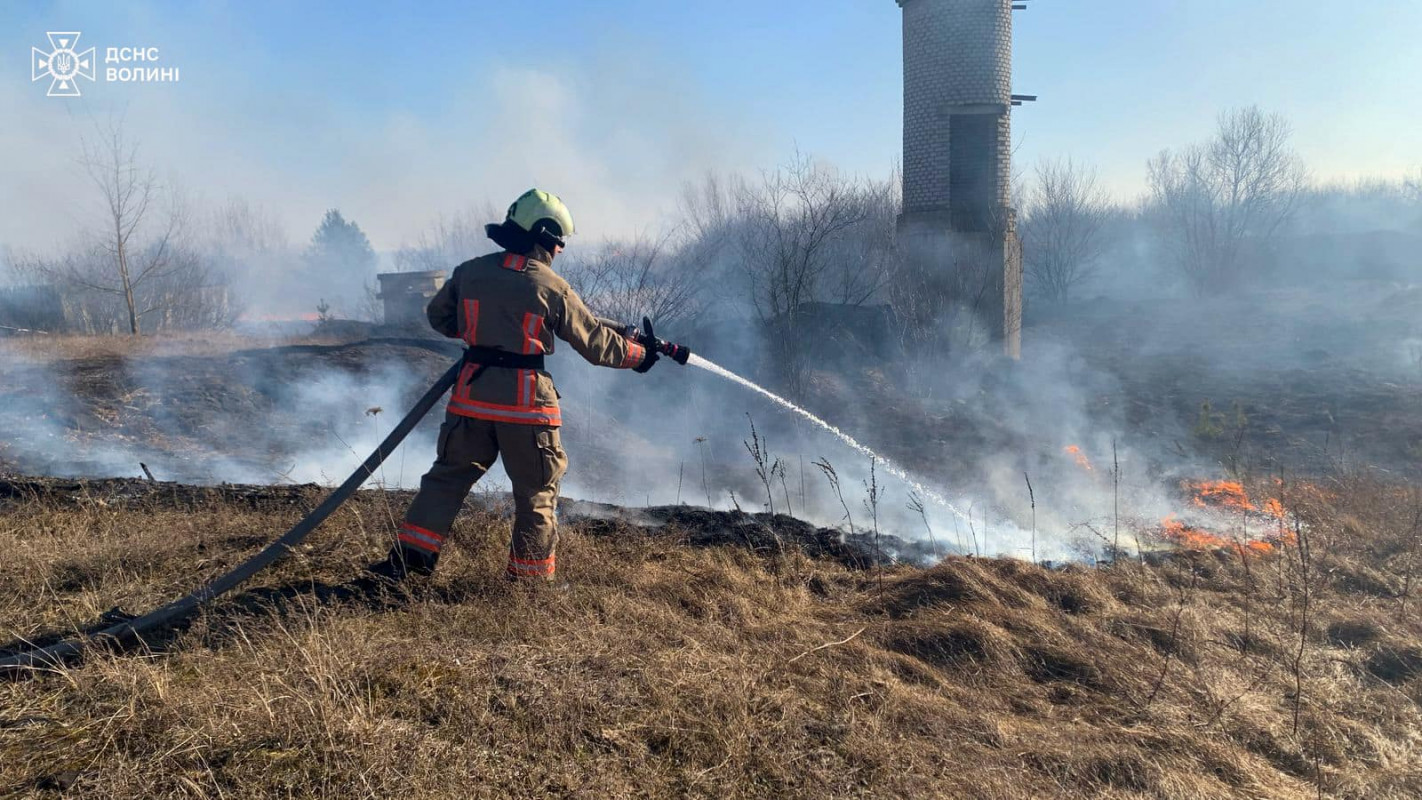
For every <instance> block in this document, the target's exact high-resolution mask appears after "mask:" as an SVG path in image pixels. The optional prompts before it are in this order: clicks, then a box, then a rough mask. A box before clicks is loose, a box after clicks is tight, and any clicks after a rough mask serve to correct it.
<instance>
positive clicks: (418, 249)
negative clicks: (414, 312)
mask: <svg viewBox="0 0 1422 800" xmlns="http://www.w3.org/2000/svg"><path fill="white" fill-rule="evenodd" d="M501 219H503V215H502V214H498V213H497V212H495V211H494V207H493V206H492V205H489V204H488V203H485V204H484V205H483V206H481V207H480V208H477V209H470V210H467V211H462V212H459V213H456V214H452V215H450V216H448V217H445V216H441V217H439V218H438V219H436V220H435V221H434V223H433V224H431V225H430V227H429V228H428V229H426V230H424V231H422V232H421V233H420V235H419V237H418V238H417V239H415V242H414V243H413V244H407V245H405V246H403V247H401V248H400V249H399V250H397V251H396V252H395V266H396V267H397V268H398V269H399V270H400V271H402V272H420V271H424V270H453V269H454V268H455V267H457V266H459V265H460V264H462V263H463V262H465V261H468V260H469V259H471V258H474V257H475V256H477V255H480V254H481V253H484V252H486V251H488V250H489V249H490V248H491V247H492V245H491V244H490V243H489V240H488V238H487V237H486V236H485V235H484V225H485V224H486V223H490V222H498V221H499V220H501Z"/></svg>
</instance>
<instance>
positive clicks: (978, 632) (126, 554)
mask: <svg viewBox="0 0 1422 800" xmlns="http://www.w3.org/2000/svg"><path fill="white" fill-rule="evenodd" d="M283 496H284V497H286V498H287V500H286V501H283V502H270V503H251V502H245V501H242V500H240V499H236V498H232V499H229V500H227V501H223V502H213V503H204V504H201V505H200V506H198V507H193V508H187V507H184V506H183V505H182V504H164V503H145V504H141V505H139V506H134V505H133V504H131V503H125V502H123V501H122V500H121V499H120V498H113V497H105V496H104V494H103V492H102V491H98V490H96V491H94V492H93V493H82V494H81V495H80V496H77V497H32V498H18V499H11V500H8V501H0V539H3V541H4V542H5V543H6V546H7V552H8V555H9V557H8V558H6V559H4V560H3V561H0V586H4V588H5V591H4V592H3V594H0V638H4V639H7V640H8V639H13V638H15V637H18V636H23V637H33V636H38V635H41V634H43V633H46V632H52V631H56V630H61V631H62V630H67V629H72V628H74V627H77V626H81V625H85V624H89V623H91V622H92V621H93V619H94V618H95V617H96V615H98V614H99V613H100V612H102V611H104V610H105V609H108V608H110V607H112V606H114V605H116V604H117V605H121V606H122V607H123V608H125V609H126V610H129V611H143V610H147V609H148V608H150V607H151V606H153V605H155V604H157V603H159V602H162V601H165V600H168V599H171V598H173V597H175V596H177V595H178V594H181V593H183V592H185V591H187V590H189V589H190V588H192V587H193V586H194V585H195V584H196V583H197V582H198V581H199V580H200V579H201V578H203V577H204V576H212V575H215V574H217V573H219V572H220V571H223V570H225V569H226V568H228V567H230V566H231V565H233V564H235V563H236V562H237V560H239V559H241V558H242V557H244V556H245V555H246V554H249V553H250V552H252V551H253V550H254V549H255V548H256V547H258V546H259V545H260V544H262V543H264V542H265V541H267V540H268V539H269V538H271V537H272V536H274V535H275V534H276V533H278V532H280V531H281V530H283V529H284V528H285V527H286V526H287V525H288V524H290V523H291V522H292V521H294V520H295V519H296V518H297V517H299V516H300V514H301V513H302V511H303V510H304V508H305V507H308V506H309V505H310V504H313V503H314V502H315V501H316V500H317V498H318V496H319V495H318V494H317V493H315V492H309V493H306V494H303V493H302V492H300V491H297V490H289V491H287V493H286V494H285V495H283ZM1285 496H1286V498H1287V499H1288V501H1289V503H1290V506H1291V508H1293V510H1294V511H1295V512H1296V513H1297V514H1298V516H1299V518H1300V520H1301V521H1302V523H1303V530H1304V532H1305V535H1304V537H1303V539H1302V544H1303V546H1302V547H1299V546H1294V547H1288V548H1286V549H1285V550H1284V551H1283V552H1280V553H1276V554H1273V555H1269V556H1263V557H1260V556H1251V557H1248V558H1247V559H1245V558H1242V557H1241V556H1240V555H1239V554H1237V553H1230V552H1217V553H1183V554H1181V555H1179V556H1178V557H1173V558H1167V559H1164V560H1163V561H1162V562H1161V563H1159V564H1155V565H1141V564H1139V563H1137V562H1131V563H1121V564H1118V565H1116V566H1114V567H1109V568H1103V569H1089V568H1085V567H1072V568H1067V569H1062V570H1055V571H1053V570H1046V569H1042V568H1039V567H1036V566H1032V565H1030V564H1026V563H1022V562H1015V561H993V560H975V559H960V558H954V559H950V560H948V561H947V562H945V563H943V564H941V565H939V566H937V567H935V568H933V569H929V570H917V569H909V568H897V569H890V570H887V571H885V572H883V573H882V574H879V573H876V572H874V571H858V570H851V569H847V568H845V567H844V566H841V565H840V564H839V563H837V562H833V561H825V560H814V559H810V558H808V557H806V556H804V555H802V554H800V553H799V552H797V551H796V550H795V549H794V548H788V549H786V550H785V551H783V552H781V551H780V550H778V549H770V550H767V551H764V552H755V551H752V550H749V549H748V548H747V547H745V546H744V545H738V544H735V543H733V542H730V541H728V543H727V544H724V545H720V546H711V547H692V546H689V545H687V544H686V541H687V538H688V537H687V536H686V533H687V532H685V531H678V530H674V529H661V530H658V531H648V530H644V529H636V528H630V527H626V526H617V525H614V526H608V525H602V526H594V527H586V528H584V527H580V526H578V525H569V526H566V529H565V538H564V545H563V549H562V553H563V555H562V557H561V558H560V564H561V565H562V566H563V567H564V570H565V574H566V576H567V577H568V578H569V579H570V580H571V581H572V582H573V588H572V589H571V591H569V592H567V593H552V594H550V593H529V592H527V591H524V590H520V589H517V588H515V587H510V586H508V585H507V584H505V583H504V582H503V580H502V579H501V577H500V568H501V566H502V556H503V552H504V547H505V546H506V545H505V542H506V538H505V537H506V524H507V523H506V521H505V520H503V519H501V518H499V517H498V516H497V515H496V514H493V513H490V512H487V511H480V512H472V511H471V512H470V513H467V514H466V515H465V516H464V517H462V518H461V521H460V523H459V524H458V526H457V535H458V542H459V545H458V546H457V547H455V548H453V549H452V550H451V551H450V552H449V556H448V558H447V559H446V560H445V562H444V563H443V564H442V565H441V569H440V572H439V574H438V575H437V576H436V577H435V578H434V579H433V580H431V581H428V582H426V583H424V584H421V585H416V586H415V587H414V589H413V591H412V592H411V593H410V594H409V595H408V596H405V597H398V598H391V599H387V600H383V601H364V600H348V601H344V602H329V601H328V602H322V601H321V600H320V599H319V598H320V597H321V593H320V592H319V591H317V588H318V587H319V586H320V585H324V584H339V583H341V582H344V581H346V580H348V579H350V578H352V577H353V576H354V575H355V574H356V573H357V572H358V569H359V565H361V564H363V563H365V562H366V561H368V560H370V559H371V558H372V557H374V556H377V555H378V554H379V553H380V552H382V551H383V548H384V546H385V542H386V537H388V535H389V533H388V531H389V529H390V520H391V519H392V517H393V515H395V514H398V513H399V510H400V508H401V505H400V504H401V503H402V502H403V497H402V496H396V495H387V494H384V493H381V492H367V493H364V494H362V495H361V496H360V497H359V498H358V500H357V501H355V502H353V503H351V504H349V505H348V507H347V508H345V509H343V510H341V511H340V512H339V513H338V514H337V516H336V517H335V518H333V519H332V520H331V522H329V523H328V524H327V526H326V527H325V528H324V529H323V530H322V531H320V532H318V534H317V535H316V536H315V537H313V539H312V540H311V544H310V546H309V547H308V548H307V549H305V550H303V551H302V552H301V553H299V554H297V556H296V557H295V558H292V559H289V560H288V561H287V562H285V563H284V564H283V565H281V566H280V567H278V568H277V569H275V570H273V571H272V572H270V573H267V574H263V575H262V576H260V577H259V579H258V580H257V581H256V583H255V584H254V585H253V586H251V587H248V591H247V592H246V593H245V594H243V595H241V596H238V597H235V598H230V599H227V600H224V601H222V602H220V603H218V604H217V605H215V606H214V607H212V608H210V609H208V610H207V611H206V612H204V613H203V614H202V615H201V616H200V617H198V618H197V619H195V620H194V621H193V622H192V623H191V624H190V625H188V626H187V627H186V628H184V629H183V630H181V631H175V632H173V633H171V634H170V635H169V636H167V637H166V638H165V639H164V640H163V641H160V642H156V643H154V644H153V645H152V646H151V647H149V648H148V649H145V650H129V651H127V652H122V653H107V654H105V653H97V654H95V655H93V656H92V657H90V658H89V659H88V660H87V661H86V662H84V663H82V664H80V665H77V666H74V667H72V668H65V669H61V670H57V671H55V672H52V673H46V674H41V675H37V676H35V677H34V678H33V679H26V680H15V681H6V682H0V793H9V794H12V795H14V796H19V797H53V796H74V797H113V798H130V797H132V798H139V797H143V798H152V797H233V798H237V797H285V796H292V797H310V796H323V797H391V796H399V797H411V798H436V797H450V798H455V797H461V798H462V797H506V796H515V797H536V796H548V795H560V796H575V797H590V798H592V797H598V798H601V797H636V796H692V797H783V796H795V797H909V796H913V797H967V798H1039V797H1104V798H1127V797H1160V798H1208V797H1279V798H1294V797H1298V798H1304V797H1318V796H1327V797H1352V798H1411V797H1417V796H1419V794H1422V751H1419V747H1422V711H1419V706H1418V703H1419V701H1422V626H1419V624H1418V621H1417V612H1416V605H1417V600H1416V599H1415V598H1413V597H1412V596H1411V595H1412V593H1413V589H1412V585H1413V582H1414V581H1413V578H1412V575H1413V571H1414V569H1415V568H1416V566H1417V564H1416V562H1417V559H1418V555H1419V548H1418V541H1417V540H1418V536H1419V533H1422V532H1419V529H1418V522H1419V520H1418V514H1419V509H1422V499H1420V496H1419V493H1418V492H1417V491H1416V490H1415V489H1409V488H1407V487H1398V486H1392V485H1387V484H1383V483H1379V482H1377V481H1374V480H1371V479H1368V478H1364V477H1348V478H1340V479H1337V480H1334V481H1331V482H1328V483H1325V484H1318V485H1314V486H1310V487H1299V488H1298V489H1297V490H1296V491H1292V492H1289V493H1286V495H1285ZM1300 689H1301V692H1300V691H1299V690H1300Z"/></svg>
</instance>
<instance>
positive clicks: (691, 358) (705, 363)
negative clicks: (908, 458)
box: [644, 320, 968, 519]
mask: <svg viewBox="0 0 1422 800" xmlns="http://www.w3.org/2000/svg"><path fill="white" fill-rule="evenodd" d="M644 322H645V320H644ZM672 346H673V347H680V345H672ZM681 349H682V350H685V351H686V360H685V361H680V360H679V361H678V363H683V364H689V365H691V366H693V367H699V368H701V369H704V370H706V371H707V372H710V373H711V374H713V375H719V376H721V377H722V378H725V379H726V380H728V381H731V382H732V383H738V384H740V385H741V386H744V387H746V388H747V389H750V390H751V391H753V392H755V393H757V394H759V395H761V396H762V397H765V398H766V399H767V400H770V401H771V402H773V403H775V404H776V405H778V406H780V407H781V408H784V409H786V410H787V411H792V412H794V413H796V414H798V415H800V416H801V417H803V418H805V419H807V420H809V421H810V422H812V423H814V424H815V425H817V426H819V427H820V428H823V429H824V430H826V431H829V432H830V433H832V434H834V435H835V436H836V437H838V438H839V440H840V441H841V442H844V443H845V444H847V445H849V446H850V447H851V448H853V449H854V450H855V451H857V452H859V453H862V454H864V455H866V456H869V457H870V458H871V459H873V460H874V461H875V462H876V463H878V464H879V465H880V466H882V467H883V468H884V471H885V472H887V473H889V474H890V475H893V476H894V477H895V478H898V479H899V480H901V481H903V482H904V483H906V484H908V485H909V486H910V487H911V488H912V489H913V490H914V491H916V492H918V493H919V495H921V496H923V497H926V498H928V499H929V500H932V501H933V502H934V503H936V504H937V505H940V506H942V507H944V508H946V509H948V510H949V511H951V512H953V513H954V514H956V515H958V516H959V517H961V518H963V519H967V518H968V516H967V515H966V514H964V513H963V512H962V511H959V510H958V508H957V507H956V506H954V505H953V504H952V503H950V502H948V498H946V497H944V496H943V495H941V494H939V493H938V492H935V491H933V490H932V489H930V488H928V487H927V486H925V485H923V483H922V482H921V481H919V480H916V479H914V478H913V476H911V475H909V473H908V472H907V471H906V470H904V468H903V467H900V466H899V465H897V464H895V463H894V462H893V461H890V460H889V459H887V458H884V457H883V456H881V455H879V454H878V453H876V452H874V451H873V450H871V449H869V448H868V447H867V446H865V445H863V444H860V443H859V441H858V440H857V439H855V438H854V437H853V436H850V435H849V434H847V433H845V432H844V431H842V430H840V429H839V428H837V427H835V426H833V425H831V424H829V423H828V422H825V421H824V420H822V419H820V418H819V417H817V416H815V415H814V414H811V413H810V412H809V411H806V410H805V409H803V408H801V407H799V406H797V405H795V404H794V403H792V402H790V401H789V400H786V399H785V398H783V397H781V396H780V395H778V394H776V393H774V392H772V391H770V390H769V389H766V388H765V387H763V386H761V385H759V384H757V383H755V382H754V381H751V380H748V379H746V378H742V377H741V376H740V375H737V374H736V373H734V372H732V371H730V370H728V369H726V368H725V367H722V366H721V365H719V364H716V363H715V362H712V361H710V360H708V359H705V358H702V357H701V356H698V355H696V354H695V353H692V352H691V351H689V350H686V348H684V347H683V348H681ZM673 358H675V356H673Z"/></svg>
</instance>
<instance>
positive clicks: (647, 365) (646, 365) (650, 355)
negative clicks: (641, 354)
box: [632, 347, 661, 372]
mask: <svg viewBox="0 0 1422 800" xmlns="http://www.w3.org/2000/svg"><path fill="white" fill-rule="evenodd" d="M646 350H647V357H646V358H644V359H642V363H641V364H638V365H637V366H635V367H633V368H632V371H633V372H650V371H651V369H652V365H653V364H656V363H657V362H658V361H660V360H661V356H660V355H657V351H656V350H653V349H652V348H650V347H648V348H646Z"/></svg>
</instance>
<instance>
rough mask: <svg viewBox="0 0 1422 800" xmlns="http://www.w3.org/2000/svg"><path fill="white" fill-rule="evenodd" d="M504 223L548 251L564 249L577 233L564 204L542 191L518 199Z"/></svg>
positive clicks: (571, 217)
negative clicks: (566, 239)
mask: <svg viewBox="0 0 1422 800" xmlns="http://www.w3.org/2000/svg"><path fill="white" fill-rule="evenodd" d="M504 223H505V224H509V223H512V224H514V225H516V226H518V227H519V228H520V229H522V230H523V231H525V232H527V233H529V234H531V235H532V236H533V238H534V240H535V241H536V242H537V243H538V244H541V245H543V246H544V247H545V248H547V249H548V250H552V249H553V246H554V245H557V246H559V247H562V246H564V245H565V241H564V239H565V238H566V237H568V236H572V235H573V234H574V233H575V232H576V230H575V229H574V227H573V215H572V214H569V213H568V207H567V206H565V205H563V201H562V200H560V199H558V196H557V195H554V194H549V193H548V192H545V191H542V190H540V189H529V190H528V191H526V192H524V193H523V194H522V195H521V196H520V197H519V198H518V199H517V200H515V201H514V202H513V205H511V206H509V213H508V217H507V218H506V219H505V220H504Z"/></svg>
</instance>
